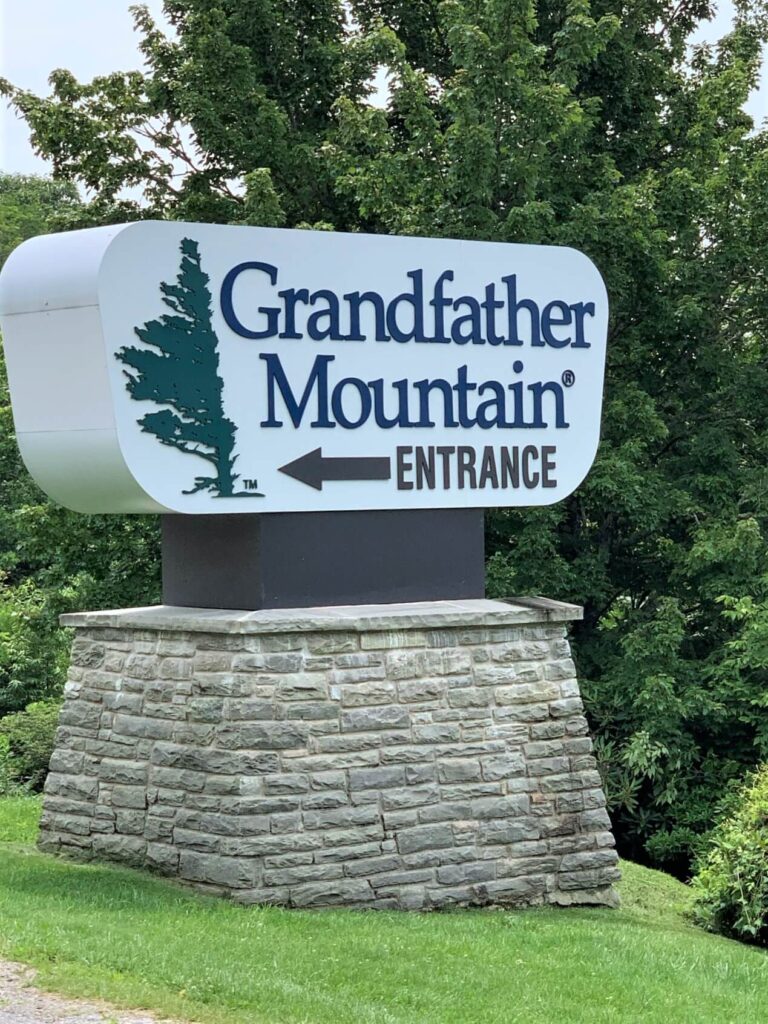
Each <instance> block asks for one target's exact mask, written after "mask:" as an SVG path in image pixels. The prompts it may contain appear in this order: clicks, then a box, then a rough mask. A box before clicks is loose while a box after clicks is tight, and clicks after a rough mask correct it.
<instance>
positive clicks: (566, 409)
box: [0, 221, 608, 514]
mask: <svg viewBox="0 0 768 1024" xmlns="http://www.w3.org/2000/svg"><path fill="white" fill-rule="evenodd" d="M0 318H1V321H2V330H3V340H4V345H5V350H6V358H7V363H8V374H9V380H10V386H11V400H12V405H13V413H14V420H15V424H16V431H17V436H18V440H19V445H20V448H21V453H22V456H23V458H24V461H25V463H26V465H27V467H28V468H29V470H30V472H31V473H32V475H33V476H34V477H35V479H36V480H37V482H38V483H39V484H40V486H41V487H42V488H43V489H44V490H45V491H47V492H48V494H50V496H51V497H52V498H54V499H55V500H57V501H59V502H61V503H62V504H64V505H66V506H68V507H70V508H73V509H76V510H78V511H82V512H185V513H194V514H203V513H222V512H249V513H253V512H305V511H331V510H341V509H350V510H355V509H402V508H464V507H476V508H480V507H492V506H509V505H547V504H551V503H553V502H555V501H559V500H560V499H562V498H564V497H566V496H567V495H568V494H570V493H571V492H572V491H573V490H574V489H575V488H576V487H577V486H578V484H579V483H580V482H581V481H582V480H583V479H584V477H585V476H586V474H587V472H588V470H589V468H590V466H591V464H592V461H593V460H594V457H595V454H596V451H597V445H598V441H599V434H600V412H601V404H602V389H603V372H604V364H605V344H606V335H607V324H608V302H607V297H606V293H605V287H604V285H603V282H602V279H601V277H600V275H599V273H598V271H597V270H596V268H595V267H594V265H593V264H592V263H591V262H590V261H589V260H588V259H587V257H586V256H584V255H582V254H581V253H579V252H577V251H575V250H573V249H567V248H558V247H551V246H530V245H512V244H501V243H492V242H465V241H457V240H449V239H427V238H399V237H384V236H373V235H362V234H341V233H333V232H312V231H288V230H281V229H272V228H251V227H223V226H217V225H204V224H180V223H173V222H152V221H146V222H140V223H136V224H129V225H120V226H115V227H107V228H95V229H91V230H87V231H76V232H71V233H67V234H60V235H49V236H44V237H40V238H35V239H32V240H30V241H29V242H26V243H24V245H22V246H20V247H19V249H17V250H16V252H15V253H13V255H12V256H11V257H10V259H9V260H8V262H7V264H6V267H5V269H4V271H3V274H2V278H0Z"/></svg>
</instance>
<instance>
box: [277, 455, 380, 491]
mask: <svg viewBox="0 0 768 1024" xmlns="http://www.w3.org/2000/svg"><path fill="white" fill-rule="evenodd" d="M279 471H280V472H281V473H285V474H286V476H290V477H293V479H294V480H299V481H301V483H303V484H307V485H308V486H309V487H314V488H315V490H316V491H322V489H323V484H324V483H325V481H326V480H389V479H390V478H391V476H392V466H391V464H390V460H389V457H388V456H383V457H378V456H349V457H342V458H327V457H325V456H324V455H323V450H322V448H315V449H314V451H311V452H307V454H306V455H302V456H301V457H300V458H298V459H294V460H293V462H288V463H287V464H286V465H285V466H280V470H279Z"/></svg>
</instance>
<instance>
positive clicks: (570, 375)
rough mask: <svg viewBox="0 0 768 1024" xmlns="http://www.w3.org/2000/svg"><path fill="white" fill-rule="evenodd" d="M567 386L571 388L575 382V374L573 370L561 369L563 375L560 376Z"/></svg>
mask: <svg viewBox="0 0 768 1024" xmlns="http://www.w3.org/2000/svg"><path fill="white" fill-rule="evenodd" d="M560 379H561V380H562V382H563V384H564V385H565V387H567V388H572V387H573V385H574V384H575V383H576V374H575V373H574V372H573V370H563V376H562V377H561V378H560Z"/></svg>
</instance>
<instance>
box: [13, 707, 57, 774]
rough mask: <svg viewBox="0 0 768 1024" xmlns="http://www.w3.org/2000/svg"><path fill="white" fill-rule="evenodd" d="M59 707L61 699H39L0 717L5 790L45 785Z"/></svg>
mask: <svg viewBox="0 0 768 1024" xmlns="http://www.w3.org/2000/svg"><path fill="white" fill-rule="evenodd" d="M60 707H61V704H60V702H59V701H58V700H50V701H37V702H36V703H34V704H29V705H28V706H27V707H26V708H25V709H24V711H17V712H15V714H12V715H6V716H5V718H2V719H0V779H3V777H4V781H5V790H4V791H5V792H8V791H10V790H11V789H15V788H18V787H22V786H23V787H24V788H25V789H30V790H39V789H41V788H42V785H43V782H44V781H45V776H46V774H47V772H48V763H49V761H50V760H51V754H52V753H53V740H54V736H55V733H56V725H57V722H58V719H59V710H60ZM1 785H2V783H1V782H0V786H1ZM2 791H3V790H2V789H0V792H2Z"/></svg>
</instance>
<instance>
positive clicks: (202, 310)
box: [117, 238, 258, 498]
mask: <svg viewBox="0 0 768 1024" xmlns="http://www.w3.org/2000/svg"><path fill="white" fill-rule="evenodd" d="M181 254H182V259H181V269H180V271H179V275H178V277H177V279H176V284H175V285H174V284H165V283H163V284H161V286H160V289H161V291H162V293H163V302H164V303H165V304H166V306H168V307H169V308H170V309H171V310H172V311H173V312H172V314H170V315H169V314H168V313H165V314H163V316H161V318H160V319H159V320H151V321H150V322H149V323H146V324H144V326H143V327H137V328H136V334H137V335H138V337H139V338H140V339H141V341H143V342H144V343H145V345H149V346H151V348H137V347H135V346H133V347H124V348H122V349H120V351H119V352H118V353H117V358H118V359H119V360H120V361H121V362H123V363H125V364H126V365H127V366H130V367H131V368H132V369H133V370H135V371H136V372H135V374H134V373H130V372H127V371H126V377H127V378H128V383H127V385H126V386H127V389H128V392H129V394H130V395H131V397H132V398H135V399H136V400H137V401H139V402H140V401H152V402H155V403H156V404H157V405H163V406H171V407H172V408H171V409H167V408H164V409H161V410H160V411H159V412H150V413H147V414H146V415H145V416H143V417H142V418H141V419H140V420H139V423H140V424H141V429H142V430H143V431H145V432H146V433H147V434H153V435H154V436H155V437H156V438H157V439H158V441H159V442H160V443H161V444H164V445H167V446H168V447H169V448H175V449H176V450H177V451H180V452H183V453H184V454H185V455H193V456H196V457H198V458H201V459H205V460H206V461H208V462H210V463H211V464H212V465H213V467H214V469H215V472H216V475H215V476H213V477H206V476H198V477H197V478H196V479H195V485H194V487H193V488H192V489H191V490H190V491H185V492H184V493H185V494H194V493H196V492H197V491H201V490H208V491H212V492H213V493H214V494H215V495H216V496H218V497H220V498H232V497H257V496H258V495H257V494H256V492H254V491H238V492H236V491H235V489H234V487H235V483H236V481H237V480H238V479H239V477H238V475H237V474H235V473H233V471H232V470H233V466H234V464H235V459H236V458H237V456H236V455H233V451H234V447H235V433H236V429H237V428H236V427H235V425H234V423H233V422H232V421H231V420H230V419H227V417H226V416H225V415H224V405H223V400H222V391H223V387H224V382H223V381H222V379H221V377H220V376H219V373H218V369H219V353H218V344H219V340H218V338H217V337H216V332H215V331H214V329H213V326H212V324H211V293H210V290H209V288H208V280H209V279H208V275H207V274H206V273H204V271H203V269H202V266H201V263H200V251H199V247H198V244H197V242H195V241H193V240H192V239H190V238H185V239H183V241H182V243H181ZM153 348H154V349H156V350H157V351H152V349H153Z"/></svg>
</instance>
